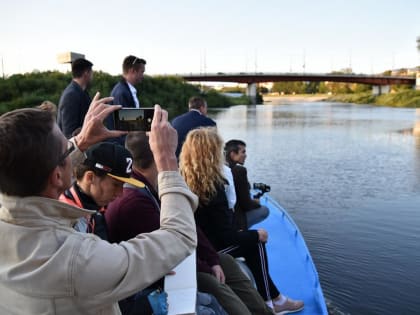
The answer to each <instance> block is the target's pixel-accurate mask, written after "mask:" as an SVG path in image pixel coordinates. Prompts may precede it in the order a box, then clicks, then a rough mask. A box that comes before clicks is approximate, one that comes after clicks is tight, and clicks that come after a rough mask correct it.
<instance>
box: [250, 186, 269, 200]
mask: <svg viewBox="0 0 420 315" xmlns="http://www.w3.org/2000/svg"><path fill="white" fill-rule="evenodd" d="M252 188H253V189H254V190H259V192H258V193H257V194H256V195H255V196H254V198H260V197H261V196H262V195H264V194H265V193H266V192H270V190H271V187H270V186H269V185H267V184H264V183H254V185H253V186H252Z"/></svg>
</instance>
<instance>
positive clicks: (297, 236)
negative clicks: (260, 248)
mask: <svg viewBox="0 0 420 315" xmlns="http://www.w3.org/2000/svg"><path fill="white" fill-rule="evenodd" d="M260 201H261V204H263V205H265V206H267V207H268V208H269V209H270V215H269V216H268V218H267V219H266V220H264V221H263V222H261V223H259V224H258V225H257V226H255V227H253V228H256V227H258V226H260V227H262V228H264V229H266V230H267V231H268V235H269V237H268V243H267V250H268V253H269V254H268V256H269V261H268V263H269V268H270V274H271V277H272V279H273V281H274V283H276V285H277V287H278V289H279V290H280V292H282V293H284V294H286V295H288V296H290V297H292V298H294V299H300V300H303V301H304V302H305V308H304V310H302V311H301V312H299V313H296V314H299V315H318V314H319V315H324V314H325V315H327V314H328V312H327V307H326V304H325V299H324V295H323V293H322V289H321V285H320V283H319V278H318V272H317V271H316V268H315V265H314V263H313V261H312V257H311V255H310V253H309V250H308V247H307V246H306V243H305V241H304V239H303V237H302V234H301V233H300V231H299V228H298V227H297V226H296V224H295V222H294V221H293V219H292V218H291V217H290V216H289V214H288V213H287V211H286V210H285V209H284V208H283V207H281V206H280V205H279V204H278V203H277V202H276V201H275V200H273V199H272V198H271V197H270V196H268V195H264V196H263V197H262V198H261V199H260Z"/></svg>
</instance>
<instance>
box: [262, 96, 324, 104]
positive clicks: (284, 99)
mask: <svg viewBox="0 0 420 315" xmlns="http://www.w3.org/2000/svg"><path fill="white" fill-rule="evenodd" d="M327 98H328V95H327V94H296V95H281V96H280V95H279V96H272V95H263V100H264V104H267V105H281V104H285V103H293V102H320V101H324V100H326V99H327Z"/></svg>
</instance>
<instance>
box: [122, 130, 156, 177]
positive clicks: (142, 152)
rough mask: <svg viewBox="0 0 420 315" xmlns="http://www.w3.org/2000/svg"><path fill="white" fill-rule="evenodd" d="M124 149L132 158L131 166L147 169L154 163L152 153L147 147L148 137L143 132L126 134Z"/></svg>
mask: <svg viewBox="0 0 420 315" xmlns="http://www.w3.org/2000/svg"><path fill="white" fill-rule="evenodd" d="M125 147H126V148H127V150H128V151H130V152H131V155H132V156H133V165H134V166H135V167H136V168H139V169H143V170H144V169H148V168H149V167H150V166H151V165H152V164H153V162H154V158H153V153H152V150H151V149H150V145H149V137H148V136H147V135H146V133H145V132H144V131H135V132H130V133H128V135H127V137H126V138H125Z"/></svg>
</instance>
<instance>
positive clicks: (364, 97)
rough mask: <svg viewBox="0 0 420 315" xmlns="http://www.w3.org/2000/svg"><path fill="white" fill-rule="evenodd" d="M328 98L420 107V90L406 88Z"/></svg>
mask: <svg viewBox="0 0 420 315" xmlns="http://www.w3.org/2000/svg"><path fill="white" fill-rule="evenodd" d="M327 100H328V101H334V102H344V103H355V104H375V105H380V106H381V105H382V106H391V107H407V108H420V91H416V90H404V91H401V92H396V93H389V94H383V95H378V96H375V95H372V93H371V92H364V93H354V94H338V95H334V96H331V97H329V98H327Z"/></svg>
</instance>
